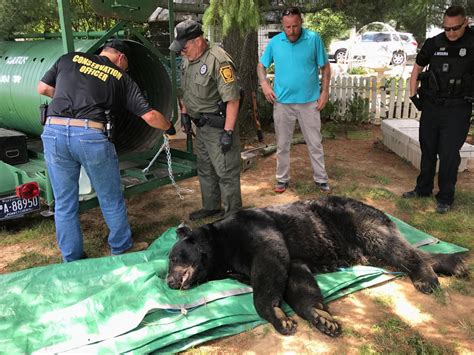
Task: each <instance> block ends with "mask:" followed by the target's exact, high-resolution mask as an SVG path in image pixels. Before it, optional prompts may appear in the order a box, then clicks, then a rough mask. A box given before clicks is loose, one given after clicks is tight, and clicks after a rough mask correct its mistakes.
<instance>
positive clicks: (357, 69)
mask: <svg viewBox="0 0 474 355" xmlns="http://www.w3.org/2000/svg"><path fill="white" fill-rule="evenodd" d="M347 73H348V74H349V75H366V74H368V72H367V69H366V68H362V67H354V68H350V69H349V70H347Z"/></svg>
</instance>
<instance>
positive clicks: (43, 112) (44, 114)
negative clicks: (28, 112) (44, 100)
mask: <svg viewBox="0 0 474 355" xmlns="http://www.w3.org/2000/svg"><path fill="white" fill-rule="evenodd" d="M47 118H48V104H41V105H40V117H39V121H40V123H41V125H42V126H44V125H45V124H46V120H47Z"/></svg>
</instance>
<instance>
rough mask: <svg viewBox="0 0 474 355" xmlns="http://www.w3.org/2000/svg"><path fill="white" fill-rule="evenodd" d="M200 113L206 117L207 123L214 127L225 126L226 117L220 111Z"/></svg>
mask: <svg viewBox="0 0 474 355" xmlns="http://www.w3.org/2000/svg"><path fill="white" fill-rule="evenodd" d="M200 115H201V116H202V117H204V120H205V124H207V125H209V126H211V127H214V128H221V129H223V128H224V125H225V117H222V115H221V114H220V113H201V114H200Z"/></svg>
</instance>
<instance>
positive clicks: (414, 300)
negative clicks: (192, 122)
mask: <svg viewBox="0 0 474 355" xmlns="http://www.w3.org/2000/svg"><path fill="white" fill-rule="evenodd" d="M364 133H365V134H364V136H365V137H366V138H365V139H354V138H353V139H348V138H347V136H346V135H342V134H341V135H338V136H337V138H336V139H327V140H325V141H324V142H323V145H324V150H325V156H326V167H327V170H328V174H329V178H330V183H331V186H332V188H333V193H335V194H338V193H344V192H347V191H351V192H354V191H355V192H357V189H365V188H367V189H369V188H370V189H373V188H380V189H385V190H387V191H389V192H391V193H393V194H395V195H400V194H402V193H403V192H404V191H408V190H411V189H412V188H413V187H414V185H415V180H416V176H417V175H418V171H417V170H416V169H415V168H414V167H413V166H411V165H410V164H409V163H407V162H405V161H403V160H402V159H400V158H399V157H398V156H397V155H395V154H394V153H392V152H390V151H388V150H387V149H385V148H384V146H383V144H381V143H380V139H381V136H382V135H381V131H380V128H379V127H375V126H368V127H366V128H365V132H364ZM263 144H274V137H273V135H271V134H269V133H266V135H265V142H264V143H261V145H263ZM172 145H173V146H174V147H178V148H181V149H183V148H184V147H185V142H184V141H183V140H175V141H172ZM258 145H259V143H258V142H256V141H255V140H253V139H249V140H248V141H247V142H246V149H248V148H250V147H254V146H258ZM275 166H276V157H275V154H272V155H269V156H266V157H258V158H257V160H256V162H255V163H254V164H253V165H252V166H251V168H250V169H248V170H247V171H245V172H243V173H242V178H241V184H242V195H243V202H244V206H245V207H264V206H268V205H273V204H283V203H288V202H292V201H296V200H298V199H300V198H301V197H300V196H299V195H298V194H297V193H296V192H297V191H299V192H300V195H301V191H305V193H304V198H313V197H317V196H318V195H319V194H320V193H319V192H317V191H316V189H315V188H314V187H313V180H312V170H311V165H310V162H309V158H308V152H307V148H306V145H304V144H298V145H295V146H293V148H292V152H291V185H290V188H289V189H288V190H287V191H286V192H285V193H283V194H275V193H274V192H273V191H272V187H273V184H274V183H275V178H274V175H275ZM179 185H180V186H181V187H182V188H191V189H194V190H195V192H194V193H193V194H186V195H185V198H184V200H180V199H179V198H178V197H177V196H176V192H175V188H174V187H173V186H166V187H162V188H159V189H156V190H154V191H150V192H147V193H144V194H141V195H138V196H134V197H132V198H130V199H128V201H127V206H128V213H129V219H130V223H131V225H132V229H133V231H134V238H135V239H136V240H139V241H140V240H147V241H150V242H151V241H153V240H154V239H155V236H157V235H160V234H161V233H162V232H163V231H165V230H166V229H167V228H169V227H171V226H174V225H177V224H179V222H180V221H187V216H188V215H189V213H190V212H192V211H194V210H196V209H199V208H201V197H200V192H199V183H198V180H197V178H196V177H194V178H192V179H187V180H185V181H181V182H179ZM457 188H458V189H462V190H470V191H472V190H473V189H474V172H472V171H471V172H470V171H465V172H462V173H460V174H459V175H458V183H457ZM364 202H366V203H368V204H371V205H373V206H375V207H377V208H380V209H382V210H383V211H385V212H387V213H390V214H395V215H396V216H397V217H399V218H401V219H403V218H404V217H406V216H403V213H400V211H398V210H397V209H396V206H395V205H394V203H393V202H392V201H391V200H390V199H370V198H369V199H367V200H365V201H364ZM434 207H435V203H434V201H433V203H432V205H430V206H429V207H427V210H430V211H433V210H434ZM455 210H456V206H455V207H454V211H455ZM395 212H396V213H395ZM81 224H82V227H83V230H84V234H85V245H86V252H87V253H88V255H90V256H93V257H97V256H103V255H108V252H109V251H108V249H107V242H106V237H105V236H106V234H107V229H106V226H105V224H104V222H103V220H102V218H101V216H100V210H98V209H93V210H90V211H88V212H85V213H83V214H82V215H81ZM190 224H191V226H193V225H196V224H194V223H190ZM46 238H47V239H48V243H50V245H51V244H52V243H53V242H54V235H48V236H47V237H46ZM35 248H37V251H38V252H44V247H42V246H35V245H24V243H21V244H19V245H16V246H13V245H12V246H5V247H2V249H3V250H2V251H3V252H2V255H0V273H5V272H9V271H10V270H8V267H7V265H8V264H10V263H11V262H12V261H14V260H15V259H16V258H20V257H21V256H22V255H24V253H25V251H27V250H30V251H31V249H35ZM52 252H53V251H51V250H50V251H48V253H46V254H47V255H48V256H51V253H52ZM54 253H55V254H56V255H57V258H58V262H60V261H59V260H60V259H59V252H58V251H57V250H55V251H54ZM472 259H473V258H472V256H471V257H470V260H471V262H472ZM441 282H442V284H444V285H446V284H447V283H450V282H451V279H449V278H442V279H441ZM467 288H468V293H467V294H470V295H472V294H473V292H474V290H473V289H474V286H473V285H472V283H468V284H467ZM444 292H445V293H444V294H442V296H443V297H442V299H444V304H442V303H441V302H440V301H439V299H438V298H439V297H435V296H432V295H424V294H421V293H419V292H417V291H416V290H415V289H414V287H413V285H412V284H411V282H410V280H408V279H407V278H402V279H398V280H396V281H392V282H388V283H386V284H384V285H381V286H377V287H373V288H371V289H367V290H364V291H361V292H357V293H355V294H352V295H349V296H346V297H343V298H342V299H339V300H336V301H334V302H332V303H331V304H330V309H331V311H332V313H333V314H334V315H335V316H336V318H337V319H338V320H339V321H340V322H341V323H342V327H343V329H345V332H344V333H343V335H342V336H341V337H339V338H336V339H332V338H329V337H327V336H325V335H323V334H322V333H320V332H319V331H317V330H313V329H311V328H310V327H309V326H308V324H307V322H305V321H304V320H302V319H298V322H299V327H298V331H297V333H296V335H294V336H288V337H285V336H282V335H280V334H278V333H276V332H275V330H274V329H273V328H272V327H271V326H269V325H262V326H259V327H257V328H255V329H253V330H251V331H247V332H245V333H242V334H239V335H235V336H232V337H228V338H225V339H219V340H215V341H212V342H208V343H206V344H202V345H201V346H199V347H197V348H195V349H191V350H189V351H188V352H190V353H194V352H199V353H203V352H204V353H258V354H260V353H261V354H273V353H287V352H288V353H333V354H334V353H348V354H351V353H354V354H355V353H359V352H360V351H361V349H365V350H367V349H369V350H370V349H371V350H375V351H378V352H382V353H383V352H387V351H389V352H400V353H404V351H403V350H404V349H403V347H399V346H398V344H397V342H396V341H394V340H393V339H390V336H388V335H387V336H386V338H384V337H382V336H381V334H382V333H381V326H380V324H384V322H386V321H387V320H390V319H394V318H396V319H398V320H399V321H400V322H401V323H400V324H403V325H404V327H401V328H400V329H398V333H400V334H402V337H405V338H403V339H406V338H410V337H412V336H413V335H414V334H419V335H420V336H421V338H422V339H423V340H424V341H425V342H429V343H432V344H435V346H436V347H437V348H436V349H437V350H439V349H442V350H443V352H447V353H464V354H468V353H470V352H471V351H472V349H474V344H473V340H474V315H473V314H474V312H473V306H472V305H473V297H469V296H463V295H462V294H460V293H459V292H454V291H452V290H451V289H449V290H448V291H446V290H445V291H444ZM296 318H298V317H296ZM390 341H391V343H390ZM384 343H387V344H385V345H384ZM384 346H386V347H384ZM412 349H413V348H412ZM425 350H426V349H425Z"/></svg>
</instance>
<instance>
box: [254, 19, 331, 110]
mask: <svg viewBox="0 0 474 355" xmlns="http://www.w3.org/2000/svg"><path fill="white" fill-rule="evenodd" d="M327 62H328V57H327V54H326V50H325V49H324V45H323V41H322V40H321V37H319V35H318V34H317V33H316V32H313V31H310V30H307V29H306V28H302V30H301V36H300V38H298V40H297V41H296V42H294V43H292V42H290V41H289V40H288V38H287V37H286V35H285V33H284V32H281V33H280V34H278V35H276V36H275V37H273V38H272V39H271V40H270V42H269V43H268V45H267V47H266V48H265V51H264V52H263V55H262V57H261V58H260V63H262V65H263V66H264V67H265V68H268V67H269V66H270V65H271V64H272V63H275V78H274V83H273V90H274V91H275V95H276V97H277V101H278V102H280V103H283V104H304V103H308V102H312V101H316V100H317V99H318V98H319V94H320V89H319V68H320V67H322V66H324V65H325V64H326V63H327Z"/></svg>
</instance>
